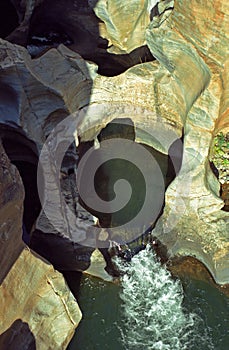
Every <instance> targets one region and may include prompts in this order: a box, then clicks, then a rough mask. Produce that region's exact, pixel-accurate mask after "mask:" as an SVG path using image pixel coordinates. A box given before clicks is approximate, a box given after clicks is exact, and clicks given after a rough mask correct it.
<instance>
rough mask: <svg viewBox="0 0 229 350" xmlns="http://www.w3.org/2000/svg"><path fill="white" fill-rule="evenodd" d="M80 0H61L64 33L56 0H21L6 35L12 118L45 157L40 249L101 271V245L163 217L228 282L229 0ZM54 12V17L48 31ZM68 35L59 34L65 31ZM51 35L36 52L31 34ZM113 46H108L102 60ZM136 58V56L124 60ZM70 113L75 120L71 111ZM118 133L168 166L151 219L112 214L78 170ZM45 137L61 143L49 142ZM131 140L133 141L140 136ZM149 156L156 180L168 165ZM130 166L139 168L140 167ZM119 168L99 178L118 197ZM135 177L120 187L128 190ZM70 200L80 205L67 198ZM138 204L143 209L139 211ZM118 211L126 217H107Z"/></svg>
mask: <svg viewBox="0 0 229 350" xmlns="http://www.w3.org/2000/svg"><path fill="white" fill-rule="evenodd" d="M73 3H75V2H72V1H70V0H69V1H67V2H66V8H68V10H71V11H68V12H66V13H65V11H64V2H63V1H60V2H59V5H58V6H57V8H55V11H54V13H55V16H56V18H57V19H58V18H61V15H60V14H61V13H62V12H63V28H64V32H63V33H56V32H54V29H55V30H56V28H54V27H53V21H54V18H53V17H52V16H51V15H50V13H51V12H50V11H48V10H49V9H50V7H51V5H52V1H45V0H44V1H29V2H24V1H22V2H20V3H19V2H18V1H16V0H15V1H14V4H15V6H16V8H17V12H18V13H19V14H20V18H21V19H20V25H19V27H18V28H16V29H15V31H14V32H13V33H12V34H11V35H9V36H8V37H7V38H6V39H7V40H8V41H7V40H1V42H0V52H1V56H0V57H1V59H0V68H1V70H0V73H1V75H0V79H1V85H0V89H1V91H5V94H6V91H7V94H6V95H7V98H2V101H1V105H2V106H3V107H2V110H0V111H1V120H2V123H4V124H10V125H11V127H14V128H15V129H23V132H24V133H25V134H26V137H27V138H28V139H30V140H33V141H34V143H35V144H36V146H37V149H38V152H39V153H40V154H41V156H40V159H41V158H42V157H43V158H42V159H43V164H42V165H44V166H43V168H44V169H43V170H44V173H43V175H44V178H45V180H44V184H43V185H44V189H43V194H42V195H41V197H42V198H41V200H42V206H43V208H42V211H41V213H40V215H39V217H38V219H37V221H36V223H35V224H34V227H33V230H34V235H33V236H32V243H31V244H33V247H34V248H36V247H37V249H39V247H40V249H41V251H39V253H40V254H42V250H43V252H45V253H44V254H43V255H44V256H45V257H48V258H49V260H50V261H54V260H55V259H57V261H56V260H55V262H56V266H58V268H60V269H61V268H63V269H66V268H69V265H71V259H72V260H74V263H73V267H72V268H73V269H79V270H86V269H88V268H89V271H94V272H93V273H95V274H98V271H95V270H96V269H93V267H92V268H90V267H89V265H90V264H92V262H93V261H95V262H96V264H95V265H96V266H97V267H98V269H101V270H100V271H101V276H103V277H104V275H105V274H106V272H105V269H104V266H105V265H104V261H103V258H102V255H101V254H99V253H98V252H97V250H95V248H97V247H98V246H99V245H100V244H101V245H102V243H103V244H104V246H105V248H107V245H108V244H109V243H111V244H113V243H114V242H115V241H117V239H118V238H117V237H119V241H118V243H119V244H120V243H122V240H123V241H124V243H125V242H128V243H131V239H133V238H139V236H140V235H141V234H142V233H143V232H144V231H145V230H147V229H149V228H151V229H152V228H153V236H156V237H158V238H159V239H160V240H161V241H162V243H164V244H165V245H166V246H167V248H168V251H169V254H170V256H171V257H174V256H175V255H191V256H195V257H197V258H198V259H199V260H200V261H202V262H203V263H204V264H205V265H206V266H207V267H208V269H209V271H210V272H211V273H212V275H213V277H214V279H215V280H216V281H217V282H218V283H222V284H224V283H228V281H229V266H228V261H229V260H228V251H229V250H228V238H229V237H228V232H229V227H228V225H229V215H228V211H226V210H227V208H228V204H227V203H228V185H227V184H228V168H229V167H228V47H229V45H228V43H229V38H228V35H229V34H228V30H227V28H228V27H229V23H228V21H229V16H228V14H229V8H228V6H229V5H228V2H227V0H220V1H208V2H207V3H206V2H205V1H197V0H194V1H191V2H190V1H188V0H180V1H167V0H161V1H152V0H151V1H150V0H148V1H143V2H140V1H137V0H131V1H128V3H125V5H123V2H121V1H120V0H107V1H104V0H99V1H88V2H87V3H86V2H84V3H83V2H81V1H79V2H77V4H75V5H76V8H77V11H78V12H77V11H76V9H75V10H74V4H73ZM92 9H93V10H92ZM93 11H94V13H95V14H96V15H97V17H96V16H95V15H94V13H93ZM77 13H78V14H77ZM31 15H32V17H31ZM85 18H87V21H85ZM30 19H31V21H30ZM49 21H50V23H51V24H52V25H50V26H49V28H48V29H47V30H48V33H46V32H45V30H46V27H45V25H46V24H47V23H48V22H49ZM85 22H86V23H88V30H87V28H86V27H85ZM30 23H31V27H30ZM39 23H41V26H39ZM68 23H70V24H68ZM38 27H39V28H38ZM81 27H82V28H81ZM36 28H37V32H36ZM69 28H70V29H69ZM58 30H59V29H58ZM82 33H84V34H85V40H84V42H83V43H82V42H80V41H79V42H77V34H78V36H79V37H82V35H83V34H82ZM57 34H58V35H57ZM44 35H46V36H45V37H44ZM57 36H58V40H57V39H55V40H54V39H53V38H54V37H55V38H56V37H57ZM60 38H61V40H60ZM69 38H70V39H71V40H70V39H69ZM34 40H35V41H34ZM42 40H43V41H44V40H45V42H46V44H47V43H48V44H47V45H45V47H43V46H42V45H41V44H39V45H38V44H37V47H36V49H37V48H38V49H39V50H38V52H37V53H35V52H34V51H33V52H32V51H31V44H32V45H34V43H36V41H39V42H41V41H42ZM9 41H11V43H10V42H9ZM92 42H93V46H91V43H92ZM13 43H18V44H20V45H23V46H24V47H22V46H20V45H15V44H13ZM59 44H60V45H59ZM38 46H39V47H38ZM67 46H68V47H67ZM143 46H144V47H145V46H146V47H147V50H149V51H150V53H151V54H150V55H148V56H147V57H148V58H147V59H145V60H141V57H140V59H136V55H138V53H137V52H138V51H135V50H138V49H139V48H140V51H141V52H142V47H143ZM26 47H27V49H28V50H27V49H26ZM91 47H93V50H91ZM33 49H34V47H33ZM101 50H102V51H101ZM92 51H93V52H92ZM143 51H144V50H143ZM133 52H134V53H133ZM29 53H30V54H29ZM101 54H102V55H105V56H103V59H102V60H100V59H99V60H98V57H100V58H101V56H100V55H101ZM109 55H114V56H112V59H113V61H112V62H113V63H114V64H113V65H115V64H117V62H118V63H120V62H121V66H122V69H121V70H120V67H119V68H118V69H117V70H116V72H119V73H120V72H122V74H119V75H117V76H112V77H111V76H109V74H106V75H107V76H105V74H104V75H102V73H101V72H102V71H103V70H102V68H101V67H102V66H103V64H105V63H104V58H105V57H106V58H107V60H108V58H109V57H110V56H109ZM126 55H127V56H126ZM82 57H84V58H82ZM127 58H128V64H125V63H123V61H125V59H127ZM86 59H89V60H90V62H88V61H87V60H86ZM147 60H150V62H146V61H147ZM92 61H93V62H96V63H98V65H99V67H98V66H97V65H96V64H95V63H93V62H92ZM137 63H138V64H137ZM131 65H132V67H130V66H131ZM128 67H130V68H129V69H128V70H126V71H125V72H124V70H125V69H126V68H128ZM106 68H107V66H106ZM113 72H114V71H113ZM110 75H112V74H110ZM113 75H114V74H113ZM2 96H4V95H2ZM12 106H14V107H12ZM70 114H71V117H70V119H68V118H67V117H68V116H69V115H70ZM64 120H66V124H64V123H61V122H62V121H64ZM114 120H115V122H116V123H119V125H121V126H123V123H124V124H125V123H127V124H128V123H129V126H131V127H132V134H131V137H130V135H129V134H128V132H127V134H128V135H126V134H125V131H124V129H125V128H123V127H120V129H119V130H118V132H116V134H115V132H114V131H109V130H111V129H112V128H111V129H109V127H110V126H109V125H110V124H111V123H112V121H114ZM70 121H71V123H70ZM69 123H70V124H71V126H72V127H69ZM106 127H108V129H106V131H104V128H106ZM53 128H55V130H54V131H53V132H52V129H53ZM107 130H108V131H107ZM106 132H108V135H107V134H106ZM109 132H110V135H109ZM112 137H113V139H117V138H118V139H119V141H120V139H122V140H123V139H124V140H131V142H132V143H131V145H132V146H133V147H134V146H136V144H141V145H143V146H144V150H145V149H147V150H148V151H149V153H150V155H151V156H153V158H154V159H155V160H156V162H157V163H158V164H159V167H160V171H161V173H160V177H161V180H162V182H163V185H162V184H161V182H160V183H157V181H155V182H153V184H154V185H155V186H154V187H153V186H152V187H153V188H152V189H151V190H152V191H154V193H155V197H154V195H153V194H152V196H151V199H150V201H149V205H148V207H149V208H151V206H152V208H154V204H155V203H154V202H156V201H157V200H155V198H159V199H160V200H161V202H163V200H164V195H165V206H164V209H163V208H162V207H163V203H160V205H161V208H159V209H158V208H157V209H158V212H157V214H158V215H157V216H155V215H154V216H153V215H152V218H151V220H148V222H147V224H146V223H144V220H143V221H141V220H140V221H139V222H138V223H135V222H134V224H133V225H132V226H131V229H129V227H128V229H126V227H125V225H124V228H123V226H122V227H121V226H117V225H116V226H115V225H114V223H115V224H117V222H118V223H119V220H121V219H120V217H121V215H120V216H119V215H118V214H115V213H114V212H115V210H114V212H111V214H110V212H109V210H108V211H107V212H109V215H107V216H106V214H107V212H106V211H101V210H99V205H97V207H96V205H95V207H92V206H90V205H89V204H87V203H82V201H81V202H80V203H79V197H80V196H79V193H78V188H77V189H73V187H74V184H73V182H72V181H70V180H69V179H70V176H69V175H71V174H74V175H76V174H77V170H76V164H78V163H79V164H80V162H79V159H81V158H83V155H84V154H85V153H86V152H87V150H91V149H93V150H94V151H95V152H97V153H94V154H99V149H100V150H101V149H102V150H104V148H103V142H104V141H105V140H108V139H112ZM66 140H67V141H66ZM69 140H70V141H71V142H73V141H74V140H75V144H76V146H77V147H78V150H76V152H75V154H74V155H73V156H72V160H71V162H69V163H68V161H67V163H68V165H67V166H64V165H63V164H62V160H63V158H64V153H65V151H67V148H68V146H70V144H69V143H68V141H69ZM181 140H183V141H181ZM221 140H223V141H222V145H221V144H220V145H219V142H221ZM45 141H47V142H46V146H47V149H48V151H49V153H45V152H44V150H47V149H46V148H42V146H43V144H44V142H45ZM120 142H121V141H120ZM182 142H183V144H182ZM116 145H118V144H116ZM114 148H115V147H113V148H112V149H114ZM116 148H117V147H116ZM130 148H131V147H130ZM124 150H125V152H123V153H127V150H128V147H124ZM144 154H145V153H144ZM182 154H183V155H182ZM68 155H69V153H68ZM105 158H106V157H105ZM105 158H102V160H104V159H105ZM140 158H141V159H144V156H142V157H140ZM147 159H148V158H147ZM65 160H66V159H65ZM171 162H172V166H171ZM70 163H71V165H70ZM133 163H135V160H133ZM148 163H149V165H150V162H147V166H146V167H141V166H140V168H141V169H140V170H142V169H143V170H142V172H143V175H144V178H145V179H149V178H150V179H153V180H154V179H156V178H157V177H158V176H157V175H155V174H156V170H155V169H156V168H157V166H156V165H155V163H154V166H153V167H152V168H150V167H148ZM181 163H182V164H181ZM136 164H137V162H136ZM137 165H138V164H137ZM120 169H121V166H120ZM124 170H125V172H126V173H127V175H128V176H129V177H130V175H131V171H130V170H128V167H124ZM114 173H115V172H114V171H113V169H112V168H111V169H109V167H107V168H106V167H104V168H103V169H102V173H101V174H102V175H101V177H100V179H98V176H97V186H98V189H99V190H100V191H101V193H102V197H103V198H105V199H107V200H108V202H109V201H110V202H112V200H113V197H114V191H112V190H111V189H110V187H109V186H107V183H108V184H109V183H110V182H112V181H113V178H114V177H115V176H114ZM115 174H116V173H115ZM86 175H87V176H84V180H85V183H86V184H87V181H89V180H88V174H86ZM128 176H127V177H128ZM175 176H176V178H175V180H174V181H172V180H173V179H174V177H175ZM41 178H42V176H41V173H40V176H39V179H41ZM104 179H107V183H105V182H104ZM65 180H66V181H65ZM153 180H152V181H153ZM61 181H62V182H61ZM171 181H172V183H171ZM67 182H68V185H66V184H67ZM104 183H105V184H104ZM169 184H170V185H169ZM78 185H79V184H78ZM127 187H128V186H127ZM127 187H125V188H122V191H120V192H121V197H122V195H123V194H125V191H126V188H127ZM63 188H64V190H63ZM143 189H144V186H142V185H139V183H138V184H136V185H135V186H133V191H134V193H137V195H136V196H135V200H134V205H133V208H135V207H136V206H137V204H138V201H139V198H140V197H141V195H142V193H143V192H144V191H143ZM146 193H148V192H146ZM63 194H64V195H63ZM89 194H90V191H89ZM158 194H161V197H157V196H158ZM88 197H90V196H88ZM123 197H125V196H123ZM221 197H222V198H221ZM69 198H70V199H69ZM81 199H82V198H81ZM124 199H125V198H124ZM158 201H159V200H158ZM66 202H68V203H71V205H69V206H66ZM95 203H97V204H98V202H95ZM112 203H113V202H112ZM112 203H111V204H110V205H111V206H112ZM81 204H82V205H83V206H84V208H82V207H81V206H80V205H81ZM85 208H86V209H88V210H89V211H90V214H89V213H88V212H87V211H86V210H85ZM162 209H163V210H162ZM222 209H223V210H222ZM130 211H131V210H130ZM152 211H153V210H152ZM133 213H135V212H134V210H133V211H132V213H131V214H132V215H133V216H134V215H135V214H133ZM92 215H94V216H96V217H97V218H99V222H97V221H96V219H95V218H93V216H92ZM122 215H123V213H122ZM105 216H106V217H105ZM108 216H109V218H107V217H108ZM158 216H160V218H159V220H158V221H157V219H158ZM143 217H144V216H143ZM108 219H109V220H110V224H111V226H112V225H114V226H115V228H113V227H107V226H106V220H107V221H108ZM147 219H148V218H147ZM155 225H156V226H155ZM101 226H102V227H101ZM145 226H147V227H145ZM95 227H97V228H96V229H95ZM110 228H112V229H113V231H112V230H109V229H110ZM53 236H54V238H53ZM120 237H121V238H120ZM41 242H43V243H42V244H41ZM45 242H46V243H45ZM47 242H49V245H50V247H48V244H47ZM51 242H53V243H51ZM54 242H56V243H55V247H56V248H58V249H60V250H61V246H62V247H64V251H65V252H69V254H67V258H66V259H65V258H64V259H62V258H63V256H61V258H59V259H58V256H59V255H58V254H55V250H56V248H53V247H52V244H54ZM82 247H83V248H82ZM85 247H86V248H85ZM99 247H100V246H99ZM118 247H119V246H118ZM45 249H47V251H45ZM118 249H119V248H118ZM60 250H59V251H60ZM97 253H98V254H97ZM71 254H72V255H71ZM95 256H96V258H95ZM98 256H99V257H100V258H99V259H101V264H99V263H98ZM72 257H73V258H74V259H73V258H72ZM61 264H62V266H61Z"/></svg>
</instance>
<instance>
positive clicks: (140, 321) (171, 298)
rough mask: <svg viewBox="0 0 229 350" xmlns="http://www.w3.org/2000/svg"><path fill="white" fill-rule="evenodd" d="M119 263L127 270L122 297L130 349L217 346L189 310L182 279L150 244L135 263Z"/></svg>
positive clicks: (124, 330)
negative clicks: (154, 252)
mask: <svg viewBox="0 0 229 350" xmlns="http://www.w3.org/2000/svg"><path fill="white" fill-rule="evenodd" d="M117 264H118V266H119V269H121V270H122V271H123V272H124V275H123V277H122V289H121V292H120V297H121V299H122V312H123V318H122V325H121V333H122V340H123V344H124V347H125V348H126V349H128V350H132V349H133V350H140V349H144V350H154V349H155V350H185V349H188V350H191V349H193V350H196V349H198V350H199V349H214V347H213V345H212V343H211V341H210V339H209V337H208V335H207V329H204V328H203V327H202V320H201V319H200V318H199V317H198V316H197V315H195V314H190V313H187V312H185V310H184V308H183V306H182V302H183V289H182V285H181V283H180V281H179V280H174V279H172V277H171V275H170V273H169V272H168V270H166V268H165V267H163V266H162V265H161V264H160V262H158V261H157V260H156V257H155V255H154V254H153V252H152V251H151V250H150V248H149V247H147V248H146V249H145V250H143V251H141V252H140V253H139V254H138V255H135V256H134V257H133V259H132V261H131V263H129V264H124V263H123V262H120V261H118V262H117ZM200 329H202V331H200Z"/></svg>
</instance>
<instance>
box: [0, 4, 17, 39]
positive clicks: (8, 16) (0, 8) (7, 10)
mask: <svg viewBox="0 0 229 350" xmlns="http://www.w3.org/2000/svg"><path fill="white" fill-rule="evenodd" d="M18 25H19V22H18V15H17V12H16V9H15V7H14V6H13V4H12V3H11V1H9V0H1V1H0V37H1V38H3V39H5V38H6V37H7V36H8V35H9V34H10V33H12V32H13V31H14V29H15V28H17V27H18Z"/></svg>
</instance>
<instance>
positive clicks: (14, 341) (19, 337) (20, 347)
mask: <svg viewBox="0 0 229 350" xmlns="http://www.w3.org/2000/svg"><path fill="white" fill-rule="evenodd" d="M0 349H1V350H36V340H35V337H34V335H33V333H32V332H31V330H30V328H29V325H28V324H27V323H26V322H23V321H22V320H20V319H18V320H16V321H15V322H14V323H13V324H12V325H11V326H10V327H9V328H8V329H7V330H6V331H5V332H4V333H2V334H1V335H0Z"/></svg>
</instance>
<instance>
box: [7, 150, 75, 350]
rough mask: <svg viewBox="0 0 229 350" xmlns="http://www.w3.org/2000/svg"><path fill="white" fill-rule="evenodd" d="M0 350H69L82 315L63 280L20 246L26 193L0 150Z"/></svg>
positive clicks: (14, 168) (49, 266)
mask: <svg viewBox="0 0 229 350" xmlns="http://www.w3.org/2000/svg"><path fill="white" fill-rule="evenodd" d="M0 155H1V156H0V157H1V162H0V194H1V196H0V223H1V226H0V267H1V268H0V310H1V311H0V348H1V349H9V348H10V349H13V348H17V349H23V350H25V349H41V350H42V349H48V348H49V349H54V348H55V349H65V348H66V347H67V345H68V343H69V341H70V339H71V337H72V336H73V334H74V330H75V328H76V327H77V325H78V323H79V321H80V319H81V311H80V309H79V307H78V305H77V302H76V300H75V298H74V297H73V295H72V294H71V292H70V290H69V288H68V287H67V285H66V283H65V280H64V278H63V276H62V275H61V274H60V273H59V272H57V271H55V270H54V269H53V267H52V266H51V265H50V264H49V263H48V262H47V261H44V260H43V259H42V258H41V257H39V256H38V255H37V254H35V253H34V252H32V251H30V249H28V248H27V247H26V246H25V244H24V243H23V241H22V213H23V199H24V190H23V186H22V181H21V178H20V176H19V173H18V171H17V169H16V167H15V166H14V165H12V164H11V163H10V160H9V158H8V157H7V155H6V153H5V151H4V149H3V147H2V145H1V144H0Z"/></svg>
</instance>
